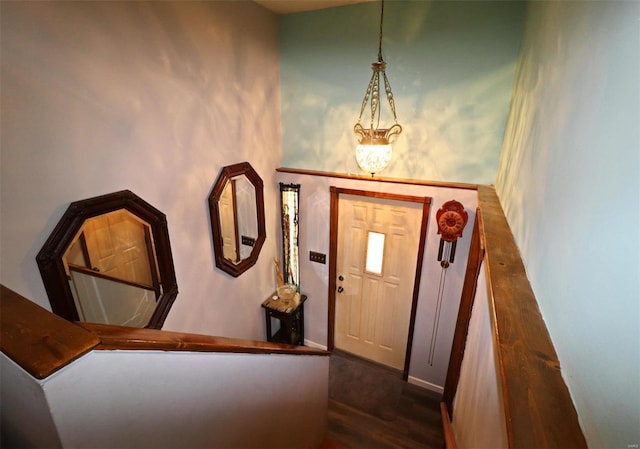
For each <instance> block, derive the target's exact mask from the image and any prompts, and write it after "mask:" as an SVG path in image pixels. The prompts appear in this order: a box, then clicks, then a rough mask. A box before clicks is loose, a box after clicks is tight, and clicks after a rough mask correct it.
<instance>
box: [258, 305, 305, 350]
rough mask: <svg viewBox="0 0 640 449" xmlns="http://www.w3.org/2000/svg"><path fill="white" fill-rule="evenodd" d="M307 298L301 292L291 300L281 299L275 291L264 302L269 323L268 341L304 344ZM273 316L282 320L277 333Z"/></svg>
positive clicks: (263, 306)
mask: <svg viewBox="0 0 640 449" xmlns="http://www.w3.org/2000/svg"><path fill="white" fill-rule="evenodd" d="M273 298H276V299H273ZM298 298H299V299H298ZM306 300H307V296H306V295H301V294H300V293H297V294H296V298H294V299H293V300H289V301H286V300H283V299H280V298H278V295H276V294H275V293H273V294H272V295H271V296H269V297H268V298H267V299H266V300H265V301H264V302H263V303H262V308H263V309H264V313H265V319H266V323H267V341H271V342H274V343H286V344H290V345H299V346H302V345H304V302H305V301H306ZM271 318H276V319H278V320H280V329H279V330H278V331H277V332H276V333H275V334H273V333H272V330H271Z"/></svg>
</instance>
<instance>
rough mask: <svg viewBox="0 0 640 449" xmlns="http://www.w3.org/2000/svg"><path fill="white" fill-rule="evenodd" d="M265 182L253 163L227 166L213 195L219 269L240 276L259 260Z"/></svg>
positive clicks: (212, 213)
mask: <svg viewBox="0 0 640 449" xmlns="http://www.w3.org/2000/svg"><path fill="white" fill-rule="evenodd" d="M262 189H263V185H262V179H261V178H260V176H258V174H257V173H256V172H255V170H254V169H253V167H251V164H249V163H248V162H241V163H239V164H234V165H229V166H226V167H223V168H222V169H221V170H220V173H219V174H218V177H217V179H216V181H215V183H214V185H213V188H212V189H211V194H210V195H209V213H210V215H211V233H212V238H213V249H214V252H215V261H216V266H217V267H218V268H219V269H221V270H223V271H224V272H226V273H228V274H230V275H231V276H234V277H238V276H240V275H241V274H242V273H244V272H245V271H247V270H248V269H249V268H251V267H252V266H253V265H255V263H256V261H257V260H258V255H259V254H260V250H261V248H262V245H263V243H264V241H265V236H266V233H265V225H264V196H263V195H264V194H263V191H262Z"/></svg>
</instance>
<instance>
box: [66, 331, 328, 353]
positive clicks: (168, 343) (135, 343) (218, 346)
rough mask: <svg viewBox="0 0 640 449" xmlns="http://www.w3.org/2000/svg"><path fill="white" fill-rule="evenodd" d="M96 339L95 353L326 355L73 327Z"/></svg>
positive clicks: (179, 334) (217, 339)
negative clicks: (166, 352) (147, 351)
mask: <svg viewBox="0 0 640 449" xmlns="http://www.w3.org/2000/svg"><path fill="white" fill-rule="evenodd" d="M77 324H78V326H81V327H83V328H84V329H87V330H88V331H90V332H92V333H93V334H95V335H97V336H98V337H99V338H100V341H101V343H100V345H99V346H97V347H96V348H95V349H101V350H105V349H131V350H133V349H138V350H154V349H155V350H162V351H193V352H240V353H250V354H298V355H329V352H328V351H324V350H322V349H314V348H309V347H306V346H295V345H285V344H280V343H269V342H266V341H256V340H243V339H238V338H227V337H214V336H211V335H200V334H189V333H184V332H170V331H163V330H158V329H141V328H135V327H123V326H111V325H107V324H96V323H77Z"/></svg>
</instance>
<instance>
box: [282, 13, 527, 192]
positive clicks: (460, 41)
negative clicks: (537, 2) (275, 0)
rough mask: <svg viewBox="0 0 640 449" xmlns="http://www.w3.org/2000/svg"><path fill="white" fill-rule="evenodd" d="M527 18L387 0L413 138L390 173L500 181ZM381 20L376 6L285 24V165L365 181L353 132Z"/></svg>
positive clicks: (390, 68) (395, 67) (398, 85)
mask: <svg viewBox="0 0 640 449" xmlns="http://www.w3.org/2000/svg"><path fill="white" fill-rule="evenodd" d="M525 10H526V5H525V3H524V2H515V1H510V2H503V1H496V2H491V1H486V2H485V1H483V2H465V1H462V2H451V1H446V2H445V1H436V2H431V1H391V2H390V1H387V2H386V3H385V12H384V39H383V54H384V59H385V61H386V62H387V76H388V77H389V81H390V83H391V87H392V90H393V93H394V97H395V101H396V108H397V113H398V120H399V122H400V123H401V125H402V126H403V128H404V131H403V133H402V134H401V135H400V137H399V138H398V140H397V142H396V144H395V145H394V156H393V159H392V162H391V163H390V165H389V166H388V167H387V168H386V169H385V170H384V171H383V172H382V173H380V174H381V175H382V176H389V177H401V178H415V179H428V180H438V181H460V182H471V183H493V181H494V179H495V175H496V170H497V165H498V158H499V154H500V147H501V144H502V139H503V135H504V128H505V123H506V117H507V114H508V111H509V101H510V98H511V89H512V84H513V76H514V70H515V63H516V59H517V54H518V51H519V49H520V42H521V37H522V34H523V24H524V15H525ZM379 15H380V4H379V2H373V3H364V4H358V5H353V6H345V7H339V8H330V9H325V10H320V11H313V12H304V13H297V14H290V15H285V16H280V19H279V32H280V77H281V84H280V88H281V99H282V100H281V109H282V145H283V150H282V165H283V166H285V167H292V168H301V169H313V170H324V171H333V172H338V173H359V168H358V166H357V164H356V162H355V158H354V156H353V154H354V149H355V145H356V138H355V136H354V134H353V125H354V124H355V123H356V121H357V119H358V115H359V112H360V105H361V103H362V99H363V97H364V93H365V90H366V87H367V84H368V82H369V79H370V77H371V73H372V71H371V63H372V62H374V61H375V60H376V58H377V50H378V27H379ZM383 112H388V105H387V103H386V100H385V103H383ZM365 123H366V121H365ZM387 123H391V122H387Z"/></svg>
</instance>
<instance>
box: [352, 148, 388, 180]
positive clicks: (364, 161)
mask: <svg viewBox="0 0 640 449" xmlns="http://www.w3.org/2000/svg"><path fill="white" fill-rule="evenodd" d="M391 152H392V150H391V145H390V144H388V143H387V144H381V145H372V144H358V146H357V147H356V161H357V162H358V165H359V166H360V168H361V169H362V170H364V171H365V172H367V173H371V174H372V175H373V174H374V173H377V172H379V171H381V170H383V169H384V168H385V167H386V166H387V164H389V161H391Z"/></svg>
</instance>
